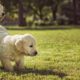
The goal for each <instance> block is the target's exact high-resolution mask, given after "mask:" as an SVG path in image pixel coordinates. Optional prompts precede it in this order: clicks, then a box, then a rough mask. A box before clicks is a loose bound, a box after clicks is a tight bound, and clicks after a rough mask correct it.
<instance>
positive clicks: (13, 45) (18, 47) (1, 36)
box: [0, 26, 37, 71]
mask: <svg viewBox="0 0 80 80" xmlns="http://www.w3.org/2000/svg"><path fill="white" fill-rule="evenodd" d="M35 47H36V41H35V39H34V37H33V36H32V35H30V34H24V35H13V36H11V35H9V34H8V32H7V31H6V29H5V28H3V27H2V26H0V60H1V63H2V65H3V67H4V69H6V70H8V71H13V70H14V67H13V65H12V64H11V61H15V67H16V68H17V69H19V70H23V69H25V67H24V56H25V55H29V56H35V55H36V54H37V50H36V48H35Z"/></svg>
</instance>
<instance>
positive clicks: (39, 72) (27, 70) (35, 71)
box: [0, 67, 67, 78]
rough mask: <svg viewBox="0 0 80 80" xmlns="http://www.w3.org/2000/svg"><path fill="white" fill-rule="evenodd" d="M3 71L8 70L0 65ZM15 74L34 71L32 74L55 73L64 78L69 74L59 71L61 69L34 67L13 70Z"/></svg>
mask: <svg viewBox="0 0 80 80" xmlns="http://www.w3.org/2000/svg"><path fill="white" fill-rule="evenodd" d="M0 69H1V71H4V72H8V71H5V70H4V69H3V68H2V67H0ZM12 73H13V75H14V74H15V73H16V74H17V75H18V76H19V75H22V74H28V73H32V74H36V75H53V76H55V75H56V76H58V77H60V78H64V77H65V76H67V74H65V73H63V72H59V71H54V70H44V69H43V70H39V69H33V68H26V69H25V70H23V71H16V70H15V71H14V72H12Z"/></svg>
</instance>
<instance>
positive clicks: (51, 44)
mask: <svg viewBox="0 0 80 80" xmlns="http://www.w3.org/2000/svg"><path fill="white" fill-rule="evenodd" d="M9 33H10V34H11V35H14V34H25V33H30V34H32V35H33V36H35V38H36V40H37V49H38V55H37V56H35V57H25V66H26V70H25V72H18V73H17V72H4V71H3V70H1V71H0V78H3V79H4V80H79V79H80V30H78V29H71V30H38V31H37V30H19V31H18V30H9Z"/></svg>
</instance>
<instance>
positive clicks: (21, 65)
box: [15, 57, 25, 70]
mask: <svg viewBox="0 0 80 80" xmlns="http://www.w3.org/2000/svg"><path fill="white" fill-rule="evenodd" d="M15 68H17V70H25V67H24V57H20V58H19V59H18V60H16V66H15Z"/></svg>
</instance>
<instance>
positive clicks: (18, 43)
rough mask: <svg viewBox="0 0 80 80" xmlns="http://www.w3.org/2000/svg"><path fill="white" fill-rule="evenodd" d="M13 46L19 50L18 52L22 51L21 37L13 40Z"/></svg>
mask: <svg viewBox="0 0 80 80" xmlns="http://www.w3.org/2000/svg"><path fill="white" fill-rule="evenodd" d="M15 46H16V48H17V50H19V51H20V52H23V51H24V48H23V40H22V39H19V40H17V41H16V42H15Z"/></svg>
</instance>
